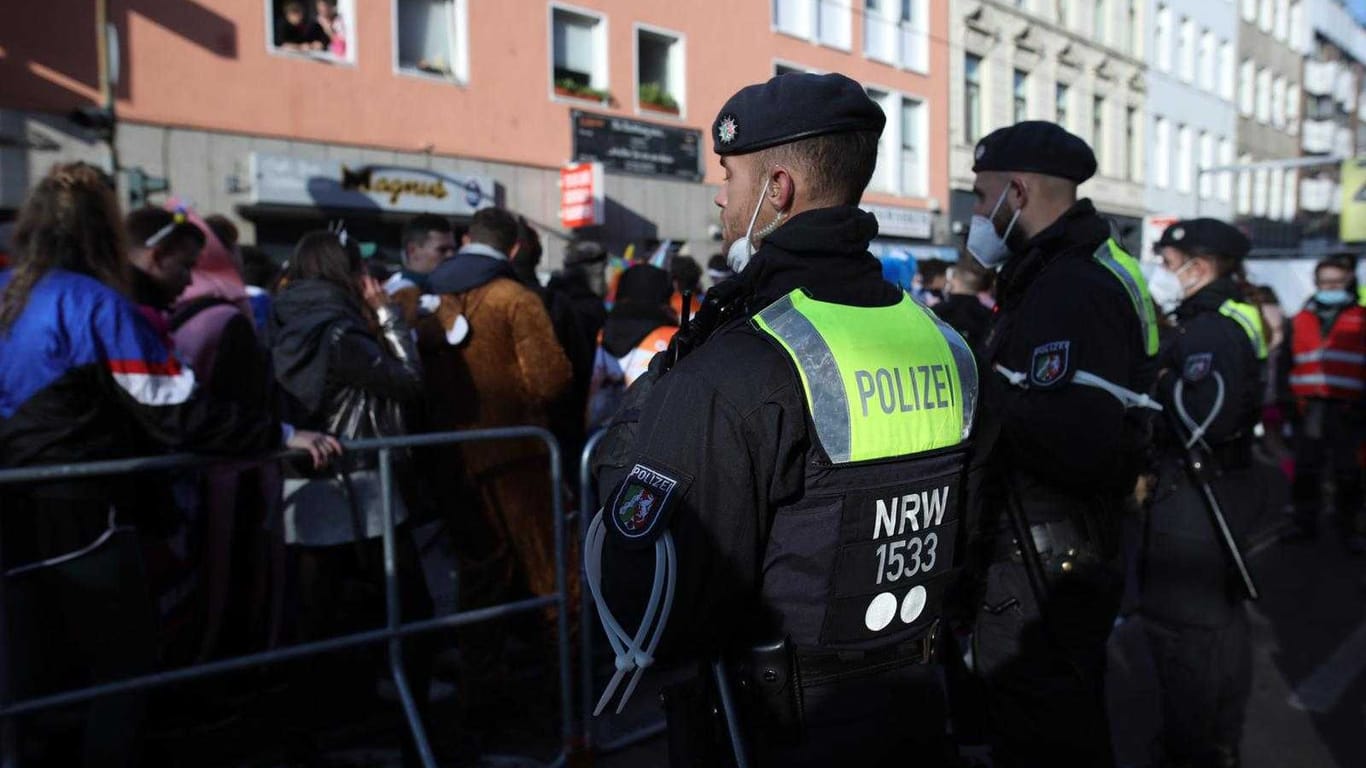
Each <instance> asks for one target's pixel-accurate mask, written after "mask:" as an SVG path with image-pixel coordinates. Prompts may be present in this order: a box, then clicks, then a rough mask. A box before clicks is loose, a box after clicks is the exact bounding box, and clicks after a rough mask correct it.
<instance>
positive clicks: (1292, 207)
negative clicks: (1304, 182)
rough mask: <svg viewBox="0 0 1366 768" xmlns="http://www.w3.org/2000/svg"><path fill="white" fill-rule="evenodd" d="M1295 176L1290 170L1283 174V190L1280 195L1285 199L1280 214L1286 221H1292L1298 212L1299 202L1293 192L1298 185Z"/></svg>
mask: <svg viewBox="0 0 1366 768" xmlns="http://www.w3.org/2000/svg"><path fill="white" fill-rule="evenodd" d="M1295 175H1296V174H1295V172H1294V171H1291V170H1287V171H1286V172H1285V188H1284V190H1282V193H1281V194H1282V195H1283V196H1284V198H1285V199H1284V201H1283V203H1282V211H1281V212H1282V214H1283V216H1284V218H1285V220H1286V221H1294V220H1295V214H1296V213H1297V212H1298V211H1299V201H1298V200H1297V199H1296V198H1295V192H1296V190H1297V189H1298V188H1299V186H1300V185H1299V182H1298V180H1297V179H1296V178H1295Z"/></svg>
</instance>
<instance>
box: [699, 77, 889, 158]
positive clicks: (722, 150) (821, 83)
mask: <svg viewBox="0 0 1366 768" xmlns="http://www.w3.org/2000/svg"><path fill="white" fill-rule="evenodd" d="M886 124H887V116H886V115H884V114H882V107H879V106H878V105H877V102H875V101H873V100H872V99H870V98H868V93H867V91H864V90H863V86H861V85H859V84H858V83H856V82H854V81H853V80H850V79H849V78H847V77H845V76H844V75H840V74H833V73H832V74H828V75H811V74H806V73H804V72H792V73H788V74H785V75H778V76H777V77H775V78H773V79H772V80H769V81H768V82H767V83H756V84H754V85H750V86H746V87H744V88H741V89H740V91H739V92H738V93H736V94H735V95H734V96H732V97H730V100H729V101H727V102H726V104H725V106H723V107H721V111H720V113H718V114H717V116H716V121H715V122H713V123H712V126H711V137H712V144H713V148H714V149H715V150H716V154H718V155H743V154H745V153H747V152H755V151H758V150H760V149H767V148H769V147H774V146H777V145H779V144H786V143H788V142H791V141H797V140H798V139H809V138H811V137H812V136H823V135H825V134H829V133H846V132H851V131H875V132H877V133H878V134H879V135H881V134H882V128H883V126H885V125H886Z"/></svg>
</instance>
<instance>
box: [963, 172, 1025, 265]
mask: <svg viewBox="0 0 1366 768" xmlns="http://www.w3.org/2000/svg"><path fill="white" fill-rule="evenodd" d="M1008 192H1010V187H1009V186H1008V185H1007V186H1006V188H1005V189H1003V190H1001V196H1000V198H998V199H997V200H996V206H995V207H994V208H992V209H991V215H990V216H979V215H974V216H973V217H972V224H971V225H970V226H969V227H968V253H970V254H972V257H973V258H974V259H977V263H978V264H981V265H982V266H984V267H986V268H987V269H995V268H996V267H998V266H1000V265H1001V263H1002V262H1004V261H1005V260H1006V258H1007V257H1009V256H1010V247H1009V246H1008V245H1006V238H1008V237H1010V233H1011V231H1012V230H1014V229H1015V222H1016V221H1019V219H1020V211H1019V210H1018V209H1017V210H1016V211H1015V213H1014V215H1012V216H1011V217H1010V223H1009V224H1007V225H1006V231H1005V234H1002V235H998V234H996V225H995V224H993V223H992V221H994V220H995V219H996V212H997V211H999V210H1000V209H1001V206H1002V205H1003V204H1005V201H1006V194H1007V193H1008Z"/></svg>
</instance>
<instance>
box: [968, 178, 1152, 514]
mask: <svg viewBox="0 0 1366 768" xmlns="http://www.w3.org/2000/svg"><path fill="white" fill-rule="evenodd" d="M1109 236H1110V229H1109V225H1108V223H1107V222H1106V221H1105V220H1104V219H1102V218H1100V216H1099V215H1097V213H1096V210H1095V208H1094V206H1092V204H1091V201H1090V200H1085V199H1083V200H1081V201H1079V202H1077V203H1076V204H1075V205H1074V206H1072V208H1071V209H1069V210H1068V211H1067V212H1066V213H1064V214H1063V215H1062V216H1061V217H1060V218H1059V219H1058V220H1057V221H1056V222H1054V223H1053V224H1052V225H1051V226H1049V227H1048V228H1047V229H1045V230H1043V231H1042V232H1040V233H1038V234H1037V235H1035V236H1034V237H1033V238H1032V239H1031V240H1030V241H1029V242H1028V243H1027V244H1026V247H1025V250H1024V252H1023V253H1019V254H1017V255H1015V256H1013V257H1012V258H1011V259H1010V260H1009V261H1008V262H1007V263H1006V266H1005V267H1004V269H1003V270H1002V271H1001V275H1000V279H999V281H998V289H997V290H998V293H997V301H998V303H999V311H998V315H997V321H996V325H995V327H994V328H993V329H992V332H991V335H990V336H989V338H988V340H987V350H986V357H987V360H986V361H985V362H984V364H983V365H981V369H982V390H983V399H982V411H981V413H982V416H981V418H980V420H979V429H978V435H979V443H978V448H979V451H981V452H982V453H981V455H983V456H985V459H986V462H987V473H988V474H987V478H988V479H987V483H988V486H987V502H986V504H987V508H986V509H984V512H985V511H990V510H992V509H996V510H999V509H1000V502H1001V499H1000V496H999V494H1000V493H1003V492H1005V489H1006V488H1013V492H1014V493H1015V494H1016V495H1017V497H1018V498H1019V499H1020V501H1021V504H1022V505H1023V507H1024V509H1025V512H1026V515H1027V516H1028V517H1029V519H1030V521H1031V522H1040V521H1046V520H1049V519H1061V517H1062V514H1061V511H1062V510H1061V509H1060V507H1066V506H1071V505H1070V504H1069V503H1068V502H1069V500H1078V501H1080V502H1081V503H1082V505H1083V506H1084V507H1085V506H1089V505H1090V503H1091V502H1092V501H1093V500H1095V499H1098V498H1104V499H1110V500H1114V499H1118V498H1120V497H1122V496H1123V495H1124V494H1127V493H1129V492H1130V491H1132V489H1133V487H1134V481H1135V479H1136V478H1137V475H1138V471H1139V469H1140V467H1141V463H1142V458H1143V454H1144V446H1145V444H1146V443H1147V442H1148V435H1149V431H1148V424H1149V420H1148V418H1147V417H1146V416H1145V415H1143V414H1142V413H1136V412H1131V411H1126V409H1125V408H1124V406H1123V405H1122V404H1121V403H1120V401H1119V399H1117V398H1116V397H1115V396H1113V395H1111V394H1109V393H1107V392H1105V391H1103V390H1101V389H1097V388H1095V387H1091V386H1082V385H1079V384H1076V383H1074V382H1073V381H1072V378H1073V377H1074V376H1075V374H1076V372H1077V371H1087V372H1089V373H1091V374H1093V375H1095V376H1099V377H1100V378H1102V379H1105V380H1106V381H1109V382H1111V383H1114V384H1118V385H1119V386H1122V387H1125V388H1127V389H1130V390H1132V391H1134V392H1139V393H1143V392H1147V391H1148V389H1149V387H1150V386H1151V384H1152V374H1153V364H1152V361H1151V358H1148V357H1147V355H1146V350H1145V348H1144V339H1143V332H1142V329H1141V325H1140V322H1139V317H1138V313H1137V311H1136V310H1135V308H1134V305H1133V303H1132V302H1131V301H1130V299H1129V296H1128V294H1127V292H1126V291H1125V290H1124V287H1123V285H1122V284H1121V283H1120V281H1119V280H1118V279H1117V278H1116V277H1115V276H1114V275H1112V274H1111V273H1110V272H1109V271H1108V270H1107V269H1106V268H1105V267H1104V266H1103V265H1101V264H1100V263H1099V262H1097V261H1096V259H1095V258H1094V254H1095V252H1096V251H1097V249H1098V248H1100V247H1101V246H1102V245H1103V244H1104V243H1105V241H1106V239H1108V238H1109ZM994 366H1001V367H1003V368H1005V369H1008V370H1010V371H1013V372H1017V373H1022V374H1025V375H1026V376H1027V377H1028V388H1020V387H1017V386H1012V385H1011V384H1010V383H1009V382H1008V381H1007V380H1006V379H1005V377H1004V376H1002V375H1001V374H1000V373H998V372H997V371H995V370H993V367H994ZM1083 511H1084V510H1083ZM982 520H983V521H984V522H985V523H988V524H990V523H991V522H992V521H993V520H999V518H998V517H997V516H995V515H984V516H983V518H982Z"/></svg>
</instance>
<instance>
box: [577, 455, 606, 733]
mask: <svg viewBox="0 0 1366 768" xmlns="http://www.w3.org/2000/svg"><path fill="white" fill-rule="evenodd" d="M604 434H605V432H604V431H602V430H599V431H598V432H597V433H595V434H594V435H593V436H592V437H590V438H588V442H586V443H584V446H583V453H582V454H581V455H580V456H579V520H578V523H579V526H578V537H579V546H583V543H584V541H585V540H587V539H588V523H589V521H590V520H592V519H593V514H594V511H593V479H592V477H591V476H590V475H591V471H590V470H591V468H590V462H591V461H592V458H593V453H594V451H596V450H597V448H598V443H601V442H602V436H603V435H604ZM576 567H577V568H579V571H580V578H582V571H583V565H582V564H581V563H577V564H576ZM592 622H593V601H592V600H588V599H586V598H584V597H582V596H580V599H579V687H580V689H581V690H580V691H579V698H580V701H579V706H580V707H581V708H582V709H581V710H580V711H581V712H582V713H583V725H582V733H581V735H580V738H581V739H582V740H583V746H584V749H588V750H591V749H592V748H593V623H592Z"/></svg>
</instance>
